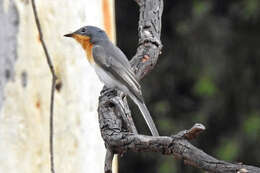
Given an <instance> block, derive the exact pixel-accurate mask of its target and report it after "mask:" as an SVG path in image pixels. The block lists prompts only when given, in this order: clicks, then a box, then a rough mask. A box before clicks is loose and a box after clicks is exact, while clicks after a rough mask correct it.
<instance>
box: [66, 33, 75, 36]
mask: <svg viewBox="0 0 260 173" xmlns="http://www.w3.org/2000/svg"><path fill="white" fill-rule="evenodd" d="M73 35H74V34H73V33H71V34H65V35H64V37H73Z"/></svg>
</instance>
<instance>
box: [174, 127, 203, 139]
mask: <svg viewBox="0 0 260 173" xmlns="http://www.w3.org/2000/svg"><path fill="white" fill-rule="evenodd" d="M204 130H206V128H205V126H204V125H203V124H199V123H196V124H194V125H193V127H192V128H190V129H189V130H183V131H180V132H179V133H178V134H177V135H173V136H172V137H173V138H185V139H187V140H193V139H195V138H196V137H197V136H198V135H199V134H200V133H201V132H203V131H204Z"/></svg>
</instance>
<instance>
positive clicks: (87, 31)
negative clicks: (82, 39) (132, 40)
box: [73, 26, 108, 43]
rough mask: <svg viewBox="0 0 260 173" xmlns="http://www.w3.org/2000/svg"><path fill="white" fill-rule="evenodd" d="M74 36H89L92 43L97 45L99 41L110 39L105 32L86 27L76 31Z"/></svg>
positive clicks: (96, 28) (94, 27)
mask: <svg viewBox="0 0 260 173" xmlns="http://www.w3.org/2000/svg"><path fill="white" fill-rule="evenodd" d="M73 34H78V35H82V36H87V37H89V38H90V41H91V42H92V43H95V42H97V41H99V40H106V39H108V37H107V35H106V33H105V31H104V30H102V29H100V28H98V27H96V26H84V27H82V28H80V29H78V30H77V31H75V32H74V33H73Z"/></svg>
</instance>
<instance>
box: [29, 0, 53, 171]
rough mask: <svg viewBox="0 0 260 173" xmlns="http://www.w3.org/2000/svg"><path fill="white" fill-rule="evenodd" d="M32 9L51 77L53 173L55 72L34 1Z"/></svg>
mask: <svg viewBox="0 0 260 173" xmlns="http://www.w3.org/2000/svg"><path fill="white" fill-rule="evenodd" d="M32 8H33V13H34V18H35V22H36V26H37V29H38V32H39V37H40V41H41V43H42V47H43V50H44V53H45V57H46V60H47V63H48V66H49V68H50V71H51V75H52V85H51V101H50V124H49V125H50V139H49V140H50V144H49V145H50V165H51V173H55V169H54V154H53V108H54V94H55V85H56V79H57V77H56V75H55V70H54V68H53V64H52V61H51V58H50V55H49V52H48V50H47V47H46V44H45V42H44V39H43V34H42V29H41V25H40V21H39V17H38V13H37V10H36V6H35V1H34V0H32Z"/></svg>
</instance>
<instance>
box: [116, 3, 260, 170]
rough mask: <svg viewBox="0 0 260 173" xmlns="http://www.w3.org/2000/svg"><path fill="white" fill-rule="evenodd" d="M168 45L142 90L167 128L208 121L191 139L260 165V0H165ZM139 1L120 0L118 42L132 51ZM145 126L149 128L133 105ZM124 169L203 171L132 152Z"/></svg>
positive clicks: (224, 154)
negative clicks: (196, 136)
mask: <svg viewBox="0 0 260 173" xmlns="http://www.w3.org/2000/svg"><path fill="white" fill-rule="evenodd" d="M164 3H165V4H164V5H165V8H164V13H163V23H162V42H163V44H164V48H163V50H162V55H161V56H160V58H159V61H158V64H157V65H156V68H155V69H154V70H153V71H152V72H151V73H150V74H149V75H148V76H147V77H146V78H145V79H144V80H143V81H142V86H143V94H144V97H145V100H146V103H147V106H148V107H149V110H150V112H151V114H152V116H153V117H154V119H155V122H156V124H157V126H158V129H159V131H160V134H161V135H171V134H175V133H176V132H178V131H180V130H183V129H187V128H190V127H191V126H192V125H193V124H194V123H196V122H200V123H203V124H204V125H205V126H206V128H207V130H206V131H205V132H204V133H203V134H201V136H200V137H199V138H198V139H196V140H195V141H194V142H193V143H194V145H196V146H198V147H199V148H201V149H203V150H204V151H205V152H207V153H209V154H211V155H214V156H216V157H217V158H219V159H223V160H227V161H231V162H243V163H247V164H251V165H256V166H260V148H259V146H260V89H259V87H260V20H259V19H260V10H259V9H260V1H259V0H236V1H235V0H228V1H227V0H185V1H182V0H165V1H164ZM138 15H139V13H138V6H137V5H136V4H135V2H134V0H121V1H119V0H118V1H116V16H117V20H116V22H117V39H118V45H119V47H120V48H121V49H122V50H123V51H124V52H125V53H126V55H127V56H128V57H130V58H131V57H132V56H133V55H134V54H135V51H136V45H137V41H138V38H137V24H138ZM130 106H131V109H132V110H133V116H134V119H135V122H136V124H137V127H138V130H139V132H140V133H143V134H149V133H148V131H147V127H146V126H144V124H145V122H144V120H143V119H142V117H141V116H140V113H139V112H138V110H137V108H136V106H135V105H134V104H131V105H130ZM120 172H123V173H144V172H149V173H156V172H160V173H175V172H176V173H177V172H178V173H179V172H181V173H186V172H187V173H191V172H194V173H197V172H202V171H200V170H198V169H196V168H192V167H190V166H185V165H184V164H183V163H182V162H181V161H178V160H175V159H174V158H173V157H172V156H162V155H160V154H157V153H132V152H129V153H128V154H126V155H125V156H124V157H122V158H121V159H120Z"/></svg>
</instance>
